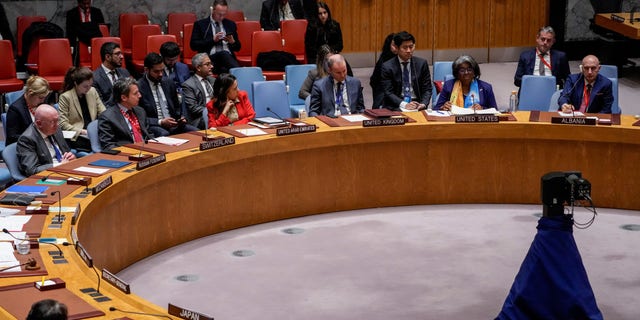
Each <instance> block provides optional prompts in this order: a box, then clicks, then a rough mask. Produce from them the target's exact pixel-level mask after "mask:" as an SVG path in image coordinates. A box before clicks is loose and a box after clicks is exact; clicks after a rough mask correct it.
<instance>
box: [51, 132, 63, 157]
mask: <svg viewBox="0 0 640 320" xmlns="http://www.w3.org/2000/svg"><path fill="white" fill-rule="evenodd" d="M49 142H51V145H52V146H53V151H54V152H55V153H56V159H57V160H58V162H61V161H62V152H60V148H58V145H56V141H55V140H54V139H53V136H49Z"/></svg>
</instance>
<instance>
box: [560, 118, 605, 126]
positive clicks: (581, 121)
mask: <svg viewBox="0 0 640 320" xmlns="http://www.w3.org/2000/svg"><path fill="white" fill-rule="evenodd" d="M596 121H597V119H596V118H585V117H552V118H551V123H556V124H577V125H582V126H595V125H596Z"/></svg>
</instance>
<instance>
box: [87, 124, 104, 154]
mask: <svg viewBox="0 0 640 320" xmlns="http://www.w3.org/2000/svg"><path fill="white" fill-rule="evenodd" d="M87 135H88V136H89V141H91V151H93V152H95V153H98V152H100V151H102V147H101V146H100V136H99V135H98V119H96V120H93V121H91V122H89V124H88V125H87Z"/></svg>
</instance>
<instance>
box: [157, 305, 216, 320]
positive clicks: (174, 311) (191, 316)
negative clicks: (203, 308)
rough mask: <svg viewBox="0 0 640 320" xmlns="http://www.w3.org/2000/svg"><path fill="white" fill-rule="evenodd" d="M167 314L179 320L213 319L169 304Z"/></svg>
mask: <svg viewBox="0 0 640 320" xmlns="http://www.w3.org/2000/svg"><path fill="white" fill-rule="evenodd" d="M168 311H169V314H170V315H172V316H176V317H178V318H180V319H187V320H213V317H209V316H206V315H204V314H202V313H200V312H195V311H192V310H189V309H185V308H182V307H178V306H174V305H172V304H171V303H169V308H168Z"/></svg>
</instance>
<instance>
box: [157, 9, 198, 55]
mask: <svg viewBox="0 0 640 320" xmlns="http://www.w3.org/2000/svg"><path fill="white" fill-rule="evenodd" d="M197 19H198V17H197V16H196V14H195V13H193V12H171V13H169V14H168V15H167V21H166V22H165V24H166V26H167V34H172V35H174V36H175V37H176V40H177V41H176V42H177V43H178V46H179V47H180V49H181V50H183V49H182V48H183V46H184V40H185V39H187V43H188V41H189V40H190V38H186V37H185V34H184V25H185V24H189V23H194V22H195V21H196V20H197Z"/></svg>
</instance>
